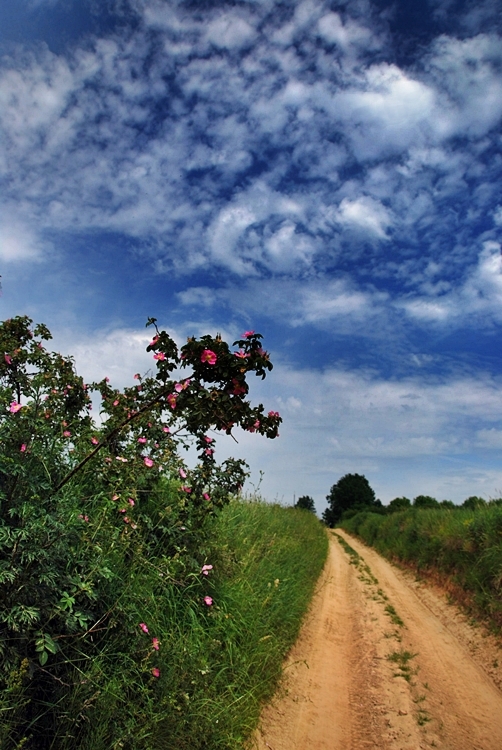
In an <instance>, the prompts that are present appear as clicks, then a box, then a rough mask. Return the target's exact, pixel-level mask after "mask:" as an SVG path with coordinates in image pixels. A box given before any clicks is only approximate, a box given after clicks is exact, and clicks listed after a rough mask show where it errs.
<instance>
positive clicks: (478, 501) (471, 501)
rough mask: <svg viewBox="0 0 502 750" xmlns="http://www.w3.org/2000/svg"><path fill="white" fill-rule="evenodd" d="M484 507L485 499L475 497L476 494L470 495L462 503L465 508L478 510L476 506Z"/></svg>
mask: <svg viewBox="0 0 502 750" xmlns="http://www.w3.org/2000/svg"><path fill="white" fill-rule="evenodd" d="M485 507H486V500H483V498H482V497H476V495H471V496H470V497H468V498H467V500H464V502H463V503H462V508H467V509H468V510H478V508H485Z"/></svg>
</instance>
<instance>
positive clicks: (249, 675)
mask: <svg viewBox="0 0 502 750" xmlns="http://www.w3.org/2000/svg"><path fill="white" fill-rule="evenodd" d="M148 325H152V326H153V327H154V329H155V333H154V335H153V338H152V341H151V342H150V344H149V345H148V347H147V350H148V351H150V352H151V353H152V360H153V362H152V364H153V365H154V366H155V373H154V374H152V373H151V372H150V373H147V375H146V376H141V375H140V374H139V373H137V374H136V375H135V376H134V378H135V380H136V381H137V382H136V384H135V385H133V386H131V387H128V388H125V389H124V390H122V391H120V390H118V389H116V388H113V386H112V385H111V384H110V383H109V381H108V378H105V379H104V380H102V381H100V382H98V383H91V384H85V383H84V382H83V380H82V378H81V377H79V376H78V375H77V374H76V373H75V369H74V365H73V361H72V359H71V357H65V356H62V355H61V354H58V353H56V352H51V351H48V350H47V348H46V345H45V344H46V342H47V341H49V340H50V338H51V335H50V332H49V331H48V329H47V328H46V327H45V326H43V325H38V326H34V327H33V326H32V321H31V320H30V319H29V318H27V317H16V318H12V319H9V320H6V321H4V322H3V323H1V324H0V444H1V449H0V585H1V597H0V747H1V748H2V750H20V749H21V748H23V750H69V749H70V748H71V750H74V749H75V748H78V749H79V750H119V748H120V749H123V750H154V748H155V750H158V749H160V750H163V749H165V750H171V749H172V750H174V749H175V748H176V750H185V749H186V750H188V749H190V750H198V748H200V749H201V750H202V748H204V750H213V749H214V750H216V749H217V748H218V750H230V749H232V750H234V748H238V747H239V746H240V744H241V743H242V742H243V741H244V740H245V738H246V737H247V736H248V734H249V732H250V731H251V730H252V729H253V727H254V724H255V722H256V721H257V718H258V712H259V706H260V702H261V701H262V700H263V699H264V698H265V697H267V696H268V695H270V693H271V692H272V690H273V687H274V685H275V683H276V681H277V679H278V675H279V674H280V667H281V663H282V659H283V656H284V654H285V652H286V651H287V649H288V647H289V646H290V645H291V643H292V641H293V640H294V638H295V636H296V633H297V631H298V628H299V624H300V620H301V617H302V615H303V612H304V611H305V608H306V606H307V603H308V599H309V597H310V595H311V592H312V588H313V585H314V582H315V579H316V577H317V575H318V574H319V572H320V569H321V567H322V563H323V561H324V557H325V555H326V546H327V540H326V535H325V532H324V530H323V528H322V527H321V525H320V524H319V522H318V521H317V520H316V518H315V515H314V514H313V513H311V512H308V511H301V510H297V509H289V510H287V509H284V508H278V507H276V506H268V505H265V504H263V503H259V502H243V501H238V500H236V499H235V498H236V497H238V496H239V495H240V492H241V488H242V484H243V482H244V480H245V477H246V475H247V471H246V470H247V466H246V464H245V462H244V461H242V460H234V459H227V460H226V461H224V462H223V463H222V464H218V463H217V462H216V460H215V450H216V448H215V445H216V444H215V437H214V436H215V435H217V433H218V431H225V432H227V433H229V434H231V432H232V428H233V427H234V426H240V427H241V428H243V429H244V430H247V431H249V432H253V433H259V434H261V435H264V436H266V437H268V438H274V437H276V436H277V433H278V427H279V425H280V422H281V421H282V420H281V418H280V416H279V414H278V413H277V412H274V411H270V412H268V414H266V413H265V411H264V407H263V406H262V405H261V404H260V405H258V406H254V407H253V406H252V405H251V403H250V402H249V401H248V400H247V399H246V396H247V394H248V390H249V387H248V383H247V380H246V377H247V376H248V375H249V374H252V373H254V374H255V375H258V376H260V377H262V378H263V377H265V375H266V373H267V372H268V371H270V370H271V369H272V364H271V362H270V359H269V356H268V353H267V352H266V351H264V349H263V348H262V344H261V338H262V337H261V336H260V334H256V333H255V332H254V331H246V332H245V333H244V334H243V336H242V338H241V339H239V340H238V341H236V342H234V344H233V345H232V346H234V347H237V350H232V349H231V348H230V346H229V345H228V344H227V343H225V342H224V341H222V339H221V337H220V336H216V337H211V336H203V337H202V338H200V339H195V338H190V339H188V341H187V343H186V344H185V345H184V346H182V347H181V348H180V349H178V347H177V345H176V343H175V342H174V341H173V340H172V339H171V338H170V337H169V336H168V334H167V333H166V332H165V331H161V330H159V329H158V328H157V325H156V321H155V320H154V319H150V320H149V321H148ZM187 369H188V372H187ZM93 392H94V394H95V396H97V397H98V399H100V419H99V420H98V421H96V420H94V419H93V418H92V414H91V408H92V405H93V404H92V399H91V394H92V393H93ZM190 444H192V445H194V447H195V448H196V451H197V455H198V461H197V463H196V465H195V466H193V467H189V466H187V465H186V463H185V462H184V461H183V460H182V458H181V456H180V448H184V447H187V446H188V445H190Z"/></svg>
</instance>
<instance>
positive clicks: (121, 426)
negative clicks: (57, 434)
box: [54, 388, 171, 492]
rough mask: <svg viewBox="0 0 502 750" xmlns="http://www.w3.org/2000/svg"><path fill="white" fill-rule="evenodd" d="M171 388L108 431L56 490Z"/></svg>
mask: <svg viewBox="0 0 502 750" xmlns="http://www.w3.org/2000/svg"><path fill="white" fill-rule="evenodd" d="M170 390H171V389H170V388H165V389H164V390H163V391H161V392H160V393H159V394H158V396H156V397H155V398H154V399H153V401H150V402H149V403H148V404H145V406H142V407H141V409H139V410H138V411H137V412H135V413H134V414H132V415H131V416H130V417H128V418H127V419H126V420H125V421H124V422H122V424H119V425H118V427H114V428H113V430H112V431H111V432H110V433H108V435H107V436H106V437H105V438H104V440H102V441H101V442H100V443H99V444H98V445H97V446H96V447H95V448H94V449H93V450H92V451H91V452H90V453H88V454H87V456H86V457H85V458H84V459H82V461H81V462H80V463H79V464H77V466H75V468H73V469H72V470H71V471H70V473H69V474H67V475H66V476H65V477H64V478H63V479H62V480H61V481H60V483H59V484H58V485H57V487H56V488H55V490H54V492H59V490H60V489H61V488H62V487H64V486H65V484H67V483H68V482H69V481H70V479H72V478H73V477H74V476H75V474H77V473H78V472H79V471H80V470H81V469H83V468H84V466H85V465H86V464H87V463H88V462H89V461H90V460H91V458H94V456H95V455H96V453H98V451H100V450H101V448H102V447H103V446H104V445H106V443H108V442H109V440H110V439H111V438H112V437H113V436H114V435H117V434H118V433H119V432H120V430H122V429H123V428H124V427H125V426H126V425H128V424H130V423H131V422H132V421H133V420H135V419H136V418H137V417H139V416H140V415H141V414H144V413H145V412H147V411H148V410H149V409H151V408H152V406H155V404H157V403H158V402H159V401H160V400H161V399H162V398H163V397H164V396H165V395H166V394H167V393H169V392H170Z"/></svg>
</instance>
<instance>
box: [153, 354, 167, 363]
mask: <svg viewBox="0 0 502 750" xmlns="http://www.w3.org/2000/svg"><path fill="white" fill-rule="evenodd" d="M153 358H154V359H157V360H160V361H162V360H164V359H165V358H166V355H165V354H164V352H157V354H154V355H153Z"/></svg>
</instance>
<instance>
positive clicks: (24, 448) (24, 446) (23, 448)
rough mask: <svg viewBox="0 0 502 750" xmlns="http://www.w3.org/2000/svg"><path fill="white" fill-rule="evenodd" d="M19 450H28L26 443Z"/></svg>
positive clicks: (22, 451)
mask: <svg viewBox="0 0 502 750" xmlns="http://www.w3.org/2000/svg"><path fill="white" fill-rule="evenodd" d="M19 450H20V451H21V453H24V452H25V450H26V443H23V444H22V446H21V447H20V449H19Z"/></svg>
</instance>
